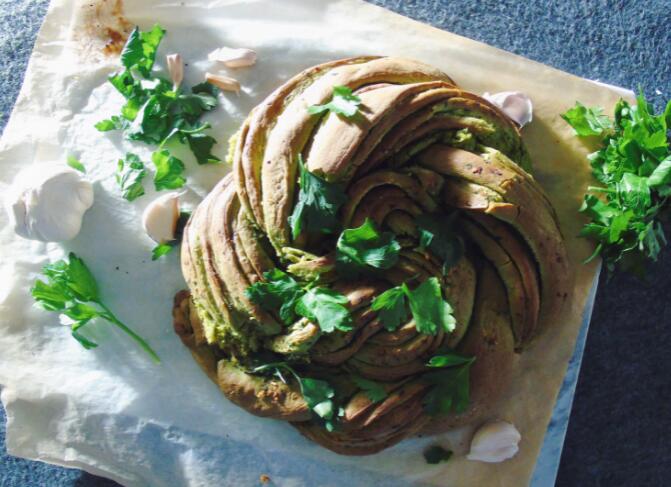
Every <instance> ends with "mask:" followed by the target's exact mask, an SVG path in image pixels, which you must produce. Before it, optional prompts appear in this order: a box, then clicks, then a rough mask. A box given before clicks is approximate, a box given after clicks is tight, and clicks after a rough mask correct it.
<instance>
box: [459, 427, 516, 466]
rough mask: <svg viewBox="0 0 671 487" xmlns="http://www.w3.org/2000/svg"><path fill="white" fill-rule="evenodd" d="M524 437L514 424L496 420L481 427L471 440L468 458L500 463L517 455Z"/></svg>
mask: <svg viewBox="0 0 671 487" xmlns="http://www.w3.org/2000/svg"><path fill="white" fill-rule="evenodd" d="M521 438H522V437H521V436H520V433H519V431H517V428H515V426H514V425H512V424H510V423H507V422H506V421H494V422H490V423H486V424H484V425H483V426H481V427H480V429H478V430H477V431H476V432H475V435H473V439H472V440H471V451H470V452H469V454H468V455H467V457H466V458H468V459H469V460H476V461H479V462H487V463H498V462H502V461H504V460H507V459H509V458H512V457H514V456H515V454H516V453H517V452H518V450H519V446H518V445H519V442H520V439H521Z"/></svg>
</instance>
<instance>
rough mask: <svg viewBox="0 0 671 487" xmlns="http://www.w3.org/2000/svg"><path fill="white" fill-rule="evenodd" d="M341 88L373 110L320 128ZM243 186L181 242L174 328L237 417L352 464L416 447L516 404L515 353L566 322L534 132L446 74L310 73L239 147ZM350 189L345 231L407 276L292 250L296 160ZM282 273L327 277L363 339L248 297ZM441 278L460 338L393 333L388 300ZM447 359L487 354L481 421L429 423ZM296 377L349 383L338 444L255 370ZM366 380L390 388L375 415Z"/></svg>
mask: <svg viewBox="0 0 671 487" xmlns="http://www.w3.org/2000/svg"><path fill="white" fill-rule="evenodd" d="M335 85H344V86H347V87H349V88H351V89H352V90H353V91H354V93H355V94H356V95H357V96H359V98H360V99H361V105H360V107H359V111H358V113H357V114H356V116H355V117H352V118H345V117H342V116H339V115H337V114H334V113H328V112H327V113H325V114H320V115H311V114H310V113H309V112H308V110H307V109H308V107H310V106H311V105H315V104H322V103H325V102H328V101H329V99H330V97H331V96H332V93H333V87H334V86H335ZM235 144H236V145H235V151H234V159H233V171H232V174H230V175H228V176H226V177H225V178H223V179H222V180H221V181H220V182H219V183H218V184H217V185H216V187H215V188H214V189H213V190H212V192H211V193H210V194H209V195H208V196H207V197H206V198H205V200H203V202H202V203H201V204H200V205H199V206H198V208H197V209H196V211H195V212H194V214H193V215H192V217H191V219H190V221H189V223H188V225H187V227H186V229H185V231H184V240H183V244H182V254H181V255H182V269H183V273H184V276H185V278H186V280H187V283H188V286H189V292H182V293H179V294H178V295H177V296H176V297H175V307H174V311H173V314H174V318H175V320H174V324H175V331H176V332H177V333H178V335H179V336H180V337H181V339H182V341H183V342H184V344H185V345H186V346H188V347H189V348H190V350H191V351H192V353H193V355H194V357H195V359H196V360H197V361H198V362H199V364H200V365H201V366H202V367H203V369H204V370H205V371H206V373H208V375H209V376H210V377H211V378H212V379H213V380H214V381H215V382H216V383H217V384H218V385H219V386H220V388H221V390H222V392H223V393H224V394H225V395H226V396H227V397H228V398H229V399H230V400H231V401H233V402H234V403H235V404H237V405H239V406H240V407H242V408H244V409H246V410H247V411H249V412H250V413H252V414H256V415H258V416H264V417H270V418H275V419H281V420H286V421H290V422H292V424H294V425H295V426H296V427H297V428H298V429H299V430H300V431H301V432H302V433H303V434H304V435H305V436H306V437H308V438H310V439H312V440H314V441H316V442H318V443H320V444H322V445H323V446H325V447H327V448H330V449H332V450H334V451H336V452H338V453H342V454H351V455H362V454H370V453H374V452H377V451H380V450H381V449H384V448H386V447H388V446H391V445H393V444H395V443H397V442H399V441H401V440H403V439H404V438H407V437H409V436H412V435H415V434H417V433H420V432H423V433H436V432H439V431H444V430H446V429H449V428H453V427H455V426H458V425H462V424H466V423H471V422H476V421H478V420H479V419H480V418H482V417H483V415H486V414H488V413H489V411H490V410H491V408H492V407H493V405H495V403H496V401H497V399H498V398H499V397H500V396H501V395H502V393H503V392H504V391H505V390H506V388H507V385H508V383H509V380H510V377H511V375H512V374H513V370H514V363H515V360H516V353H523V350H524V348H525V347H526V346H528V344H529V343H530V341H531V340H532V339H533V337H534V336H536V335H537V334H538V333H539V332H540V331H541V330H542V329H543V327H546V326H551V325H552V324H553V322H554V321H556V319H557V316H558V313H559V311H560V309H561V307H562V305H563V303H564V300H565V297H566V293H567V288H568V280H569V271H568V263H567V259H566V251H565V248H564V242H563V238H562V235H561V232H560V229H559V227H558V223H557V218H556V215H555V212H554V209H553V208H552V206H551V205H550V203H549V201H548V199H547V198H546V196H545V194H544V192H543V190H542V188H541V187H540V186H539V185H538V183H537V182H536V181H535V180H534V178H533V177H532V176H531V175H530V173H529V172H528V170H529V167H530V160H529V155H528V154H527V152H526V149H525V147H524V144H523V142H522V139H521V136H520V133H519V130H518V128H517V127H516V126H515V125H514V123H513V122H511V120H510V119H508V118H507V117H506V116H505V115H504V114H503V113H502V112H500V111H499V110H498V109H497V108H496V107H495V106H493V105H491V104H490V103H489V102H487V101H486V100H484V99H482V98H480V97H479V96H477V95H474V94H471V93H467V92H464V91H463V90H461V89H459V88H458V87H456V86H455V85H454V83H453V82H452V80H451V79H450V77H449V76H447V75H446V74H444V73H442V72H440V71H439V70H437V69H435V68H433V67H431V66H427V65H425V64H422V63H419V62H416V61H412V60H406V59H398V58H385V57H381V58H380V57H359V58H351V59H344V60H339V61H333V62H330V63H326V64H323V65H319V66H315V67H313V68H309V69H307V70H305V71H304V72H302V73H300V74H298V75H297V76H295V77H294V78H292V79H291V80H289V81H287V83H285V84H284V85H283V86H281V87H279V88H278V89H277V90H276V91H275V92H274V93H272V94H271V95H269V97H268V98H267V99H266V101H264V102H263V103H261V104H260V105H258V106H257V107H256V108H255V109H254V110H253V111H252V112H251V113H250V115H249V117H248V118H247V120H246V121H245V122H244V124H243V125H242V127H241V129H240V132H239V133H238V136H237V138H235ZM299 155H301V156H302V158H303V160H304V161H305V165H306V167H307V169H308V170H309V171H310V172H311V173H313V174H315V175H318V176H319V177H321V178H323V179H325V180H327V181H329V182H334V183H338V184H341V185H342V186H343V187H344V188H345V190H346V193H347V201H346V203H345V204H344V205H343V207H342V208H341V209H340V211H339V213H338V219H339V221H340V224H341V226H342V228H353V227H357V226H359V225H361V224H362V223H363V222H364V221H365V220H366V219H371V220H372V221H374V222H375V223H376V224H377V226H378V227H379V228H380V229H382V230H385V231H391V232H393V233H394V234H395V236H396V238H397V239H398V241H399V242H400V244H401V250H400V252H399V258H398V262H397V264H396V265H395V266H393V267H392V268H390V269H387V270H385V271H384V272H379V273H378V274H377V275H376V276H374V277H371V276H368V277H358V276H357V277H349V276H347V275H343V274H342V273H339V272H336V270H335V268H334V253H335V237H334V236H329V235H315V234H304V233H303V234H301V235H299V236H298V237H297V238H295V239H292V236H291V231H290V228H289V223H288V217H289V215H290V214H291V212H292V210H293V208H294V205H295V204H296V198H297V193H298V189H299V185H298V168H297V160H298V156H299ZM454 212H456V217H455V218H456V220H454V224H453V226H452V229H453V231H454V232H455V233H456V234H457V235H458V237H459V238H461V239H463V242H464V247H465V251H464V253H463V255H462V256H461V257H460V258H459V259H458V260H457V261H456V263H454V265H452V267H450V268H449V269H447V270H446V271H445V272H444V270H443V266H442V262H441V260H440V259H439V256H438V255H436V254H435V253H433V252H432V251H430V250H429V249H426V248H421V247H420V245H419V229H418V226H417V219H418V218H419V217H420V216H422V215H427V214H430V215H432V216H433V217H434V218H436V219H439V220H440V219H446V218H448V215H453V213H454ZM276 267H277V268H280V269H282V270H284V271H288V272H289V273H292V274H293V275H294V277H295V278H296V279H298V280H301V279H306V277H311V278H317V279H318V280H319V285H320V286H326V287H330V288H331V289H334V290H336V291H338V292H339V293H342V294H343V295H344V296H346V297H347V300H348V304H347V307H348V308H349V310H350V313H351V315H352V319H353V329H352V330H351V331H338V330H336V331H334V332H330V333H326V332H323V331H322V330H321V329H320V327H319V325H318V324H317V323H312V322H310V321H309V320H308V319H306V318H301V319H299V320H298V321H296V322H294V323H289V324H287V323H283V322H282V320H281V319H280V318H279V316H278V314H277V313H276V312H274V311H273V310H268V309H264V308H263V307H261V306H259V305H258V304H256V303H254V302H252V301H250V299H249V297H248V296H247V295H246V294H245V290H246V289H247V288H248V287H249V286H250V285H252V284H254V283H257V282H260V281H263V280H264V275H263V274H264V272H267V271H270V270H272V269H273V268H276ZM428 278H436V279H438V281H439V283H440V286H441V288H442V293H443V296H444V297H445V299H446V300H447V301H448V302H449V303H450V304H451V306H452V308H453V314H454V316H455V318H456V321H457V323H456V328H455V329H454V330H453V331H452V332H447V331H446V330H443V329H440V330H438V331H437V333H435V334H424V333H420V332H419V331H418V330H417V328H416V326H415V323H414V321H413V320H412V319H411V318H409V319H408V321H407V322H405V323H404V324H402V325H401V326H400V327H398V328H397V329H395V330H391V331H390V330H387V329H385V327H384V324H383V323H382V321H381V320H380V318H379V316H377V313H376V312H375V311H374V310H372V309H371V303H372V301H373V300H374V299H375V297H376V296H379V295H380V294H381V293H382V292H384V291H385V290H386V289H389V288H390V287H393V286H396V285H399V284H401V283H407V284H408V285H409V286H410V287H411V288H412V287H415V286H417V285H418V284H420V283H421V282H423V281H425V280H426V279H428ZM446 351H456V352H457V353H459V354H462V355H465V356H469V357H474V358H475V361H474V362H473V365H472V366H471V367H470V378H469V383H470V400H469V402H468V405H467V407H466V408H465V410H462V411H459V412H455V411H454V410H453V411H452V412H449V413H443V414H435V413H430V412H429V411H428V410H427V408H426V402H427V397H429V395H430V394H431V393H432V391H434V387H435V385H434V383H433V382H431V381H430V380H429V374H433V375H431V377H434V378H435V377H436V374H441V373H442V372H441V369H433V370H431V369H429V368H428V367H427V362H428V360H429V359H430V358H431V357H433V356H435V355H437V354H441V353H446ZM267 362H288V363H291V364H292V367H293V368H294V369H295V370H297V371H298V373H299V374H300V375H301V376H303V377H307V378H312V379H317V380H325V381H328V383H329V384H331V386H333V388H334V390H335V392H336V397H337V405H338V406H339V407H340V408H342V409H341V415H339V416H338V417H337V420H336V429H335V430H334V431H327V430H326V429H325V428H324V425H323V424H322V422H321V421H319V420H317V419H316V418H315V416H314V414H312V413H311V411H310V408H309V407H308V404H307V403H306V400H305V398H304V397H303V394H302V389H301V386H300V384H299V383H297V381H296V380H295V379H293V378H292V376H291V374H287V376H284V375H281V374H279V375H270V374H265V375H264V374H259V373H255V372H254V371H253V369H254V367H256V366H258V365H259V364H262V363H267ZM355 377H360V378H363V379H366V380H372V381H376V382H378V383H379V385H380V386H381V387H382V388H383V389H384V391H385V394H384V397H383V398H382V399H378V400H376V401H373V400H371V398H370V397H369V396H368V394H367V393H366V392H365V391H364V390H363V389H362V386H361V384H360V383H359V382H357V380H355Z"/></svg>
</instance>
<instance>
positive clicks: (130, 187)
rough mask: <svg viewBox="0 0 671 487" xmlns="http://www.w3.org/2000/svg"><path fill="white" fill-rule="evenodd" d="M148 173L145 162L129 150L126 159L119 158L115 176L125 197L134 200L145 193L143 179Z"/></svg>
mask: <svg viewBox="0 0 671 487" xmlns="http://www.w3.org/2000/svg"><path fill="white" fill-rule="evenodd" d="M146 174H147V171H146V170H145V168H144V164H143V162H142V161H141V160H140V158H139V157H138V156H137V155H135V154H133V153H131V152H128V153H127V154H126V158H125V159H119V162H118V163H117V172H116V175H115V178H116V182H117V184H118V185H119V188H120V189H121V195H122V196H123V197H124V199H126V200H128V201H133V200H134V199H136V198H139V197H140V196H142V195H143V194H144V187H143V186H142V180H143V179H144V177H145V176H146Z"/></svg>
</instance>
